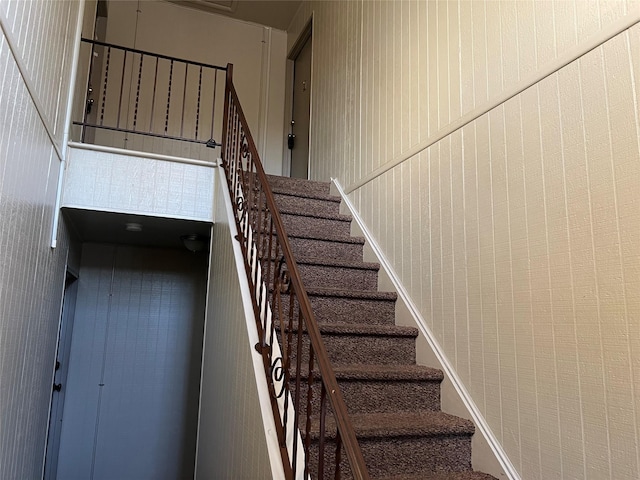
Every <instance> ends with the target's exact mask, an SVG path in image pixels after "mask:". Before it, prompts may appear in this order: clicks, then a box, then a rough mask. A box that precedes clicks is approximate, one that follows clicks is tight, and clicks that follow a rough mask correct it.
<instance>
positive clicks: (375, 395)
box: [291, 365, 444, 414]
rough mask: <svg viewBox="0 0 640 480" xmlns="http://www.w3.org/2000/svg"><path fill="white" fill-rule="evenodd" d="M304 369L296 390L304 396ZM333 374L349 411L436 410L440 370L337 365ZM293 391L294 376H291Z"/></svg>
mask: <svg viewBox="0 0 640 480" xmlns="http://www.w3.org/2000/svg"><path fill="white" fill-rule="evenodd" d="M307 372H308V369H303V370H302V376H301V384H300V393H301V395H302V397H301V398H304V399H306V398H307V396H306V395H307V383H306V382H307V378H308V377H307ZM334 373H335V375H336V379H337V380H338V384H339V385H340V391H341V392H342V396H343V398H344V400H345V404H346V405H347V410H348V412H349V414H358V413H392V412H411V411H415V410H440V382H442V379H443V378H444V376H443V374H442V371H440V370H437V369H435V368H428V367H422V366H418V365H341V366H336V367H334ZM314 379H315V386H314V393H315V395H314V397H313V400H314V402H313V404H314V411H319V406H320V399H319V396H320V395H319V392H320V381H321V375H320V373H319V372H314ZM291 385H292V390H293V391H294V392H295V387H296V378H295V376H294V377H292V378H291Z"/></svg>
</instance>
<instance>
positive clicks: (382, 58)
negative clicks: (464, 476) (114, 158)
mask: <svg viewBox="0 0 640 480" xmlns="http://www.w3.org/2000/svg"><path fill="white" fill-rule="evenodd" d="M346 3H347V4H351V5H350V6H346V5H345V2H314V1H309V2H304V3H303V5H302V7H301V9H300V10H299V12H298V14H297V15H296V17H295V18H294V19H293V21H292V23H291V25H290V28H289V30H288V31H289V40H288V41H289V44H291V43H292V42H293V41H294V40H295V38H297V32H299V31H300V29H301V28H302V27H303V25H304V24H305V22H306V20H307V19H308V18H309V16H310V15H311V13H312V12H313V14H314V22H315V23H314V28H315V33H314V42H315V44H314V65H313V72H314V73H313V75H314V76H313V82H314V108H313V114H312V130H313V131H312V137H313V138H315V139H316V140H318V139H321V140H320V141H315V142H313V143H312V146H311V158H312V164H313V165H314V167H312V172H311V176H312V178H314V179H318V180H328V179H329V178H330V177H334V178H336V179H337V180H338V182H339V183H340V184H341V185H345V186H348V185H360V186H358V187H357V189H356V190H355V191H353V192H352V193H351V194H350V195H349V199H350V201H351V202H352V203H353V205H354V206H355V208H356V210H357V212H358V214H359V215H360V216H361V218H362V219H363V220H364V222H365V225H366V227H367V230H368V231H369V232H370V233H371V235H372V236H373V238H374V239H375V241H376V243H377V244H378V246H379V247H380V249H381V251H382V252H383V254H384V255H385V257H386V259H387V260H388V261H389V262H390V264H391V266H392V268H393V270H394V272H395V274H396V275H397V276H398V278H399V280H400V281H401V283H402V285H403V288H405V289H406V291H407V292H408V294H409V296H410V298H411V300H412V302H413V303H414V304H415V305H417V307H418V309H419V315H420V316H421V317H422V319H423V321H424V323H425V325H426V327H428V329H429V330H430V331H431V332H432V334H433V336H434V338H435V340H436V342H437V343H438V344H439V346H440V348H441V349H442V351H443V352H444V354H445V355H446V357H447V359H448V361H449V362H450V363H451V364H452V365H454V366H455V370H456V374H457V375H458V377H459V378H460V380H461V382H462V383H463V385H464V388H465V389H466V391H467V392H468V394H469V396H470V398H471V399H472V401H473V403H474V404H475V405H476V407H477V408H478V411H479V412H480V414H481V415H482V417H483V418H484V420H486V422H487V424H488V425H489V427H490V429H491V431H492V432H493V435H495V437H496V438H497V439H498V440H499V441H500V443H501V445H502V448H503V449H504V450H505V452H506V454H507V455H508V457H509V460H510V462H511V463H512V464H513V466H514V467H515V470H516V471H517V474H518V475H520V476H521V477H522V478H527V479H528V478H602V479H605V478H607V479H617V478H635V477H637V476H638V475H640V452H639V445H640V437H639V435H640V420H639V419H640V411H639V407H638V398H640V373H639V372H640V368H639V367H638V365H639V364H640V343H639V342H640V341H639V340H638V339H640V323H639V318H640V303H639V301H638V298H639V297H638V292H640V277H639V274H638V272H639V271H640V253H639V252H640V197H639V194H638V190H637V188H634V187H632V186H631V185H638V184H640V141H639V138H640V135H639V128H640V121H639V116H638V111H640V105H639V103H638V102H639V97H638V84H639V80H638V78H640V72H639V69H640V60H639V58H640V56H639V55H638V54H637V52H639V51H640V26H639V25H638V24H637V18H638V12H639V11H640V3H639V2H637V1H636V0H629V1H616V2H608V1H597V2H582V1H579V0H575V1H564V0H558V1H549V2H537V1H503V2H494V1H485V2H476V1H474V2H471V1H464V0H463V1H445V0H443V1H437V2H423V1H406V2H392V1H369V0H362V1H361V2H346ZM354 4H356V5H354ZM347 9H350V10H347ZM634 19H636V20H634ZM623 23H625V24H626V25H631V26H630V27H625V28H626V30H623V31H622V33H618V34H615V35H614V36H613V37H611V38H610V39H609V40H606V41H601V44H600V45H598V46H597V47H596V48H595V49H593V50H591V51H589V52H588V53H586V54H584V55H583V56H582V57H580V58H579V59H578V60H575V61H573V62H571V63H569V64H568V65H567V66H565V67H562V68H561V69H560V70H558V71H557V72H556V73H553V74H551V75H550V76H548V77H547V78H544V79H543V80H541V81H538V82H537V83H536V84H535V85H533V86H531V87H529V88H527V89H525V90H524V91H522V92H521V93H520V94H518V95H516V96H515V97H514V98H512V99H510V100H508V101H506V102H504V103H502V104H501V105H499V106H498V107H496V108H494V109H492V110H491V111H489V112H488V113H486V114H484V115H482V116H480V117H479V118H477V119H476V120H474V121H472V122H471V123H469V124H468V125H466V126H465V127H463V128H462V129H460V130H458V131H455V132H454V133H452V134H450V135H447V136H446V137H445V138H443V139H442V140H440V141H439V142H436V143H435V144H433V145H432V146H431V147H429V148H427V149H426V150H425V151H423V152H421V153H419V154H417V155H415V156H413V157H412V158H410V159H409V160H407V161H405V162H403V163H400V164H397V165H395V166H394V167H393V168H391V169H390V170H388V171H387V172H386V173H384V174H382V175H380V176H379V177H377V178H375V179H373V180H371V181H369V182H368V183H365V184H364V185H361V184H360V183H358V182H359V181H360V180H362V179H363V178H367V175H369V174H370V173H371V172H374V171H376V169H379V168H380V167H381V166H382V165H384V164H387V163H388V162H390V161H392V160H393V159H395V158H399V157H400V155H401V154H402V153H403V152H406V151H408V150H410V149H411V148H413V147H414V146H415V145H416V144H418V143H420V142H424V141H425V140H426V139H427V138H429V136H432V135H434V133H435V132H436V131H438V130H439V129H442V128H444V127H446V126H447V125H449V124H450V123H452V122H456V121H458V120H459V119H460V118H462V117H463V116H464V115H465V114H467V113H468V112H471V111H472V110H474V109H476V108H480V107H481V106H482V105H483V104H486V103H487V102H488V101H489V100H490V99H492V98H496V97H498V96H500V95H502V94H503V93H504V92H507V91H509V90H510V89H512V88H515V87H516V86H517V85H518V84H519V82H521V81H523V80H524V79H526V78H530V77H531V76H532V75H535V74H536V73H537V72H541V71H544V69H545V68H547V66H548V65H549V64H550V62H553V61H555V60H556V59H558V58H560V57H562V56H563V55H565V54H567V52H569V51H570V50H571V49H573V48H576V47H579V46H581V45H586V44H590V42H592V41H593V39H594V38H597V36H598V35H599V34H600V33H601V32H606V35H607V37H609V33H608V32H609V30H608V29H610V28H612V26H614V25H622V24H623ZM603 35H604V33H603ZM352 75H355V76H359V78H358V81H357V82H355V81H354V82H353V84H352V83H350V82H351V81H352ZM358 89H359V90H358ZM356 91H357V92H358V93H359V96H356V97H354V98H356V99H359V100H358V101H357V102H356V103H355V104H354V103H353V102H350V101H346V100H345V95H346V96H347V97H346V98H348V96H349V95H350V94H351V93H355V92H356ZM355 126H358V128H355V129H354V127H355ZM352 145H357V146H358V149H359V150H357V151H354V150H353V149H351V146H352Z"/></svg>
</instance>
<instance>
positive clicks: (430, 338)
mask: <svg viewBox="0 0 640 480" xmlns="http://www.w3.org/2000/svg"><path fill="white" fill-rule="evenodd" d="M331 182H332V183H333V185H334V186H335V188H336V190H337V192H338V194H339V195H340V197H341V198H342V201H343V202H344V204H345V206H346V207H347V208H348V209H349V212H350V214H351V216H352V217H353V219H354V220H355V221H356V223H357V224H358V227H360V230H361V231H362V234H363V236H364V237H365V240H366V241H367V243H368V244H369V246H370V247H371V249H372V250H373V252H374V254H375V255H376V257H377V258H378V262H379V263H380V265H381V267H382V268H383V269H384V271H385V273H386V274H387V275H388V276H389V279H390V280H391V282H392V283H393V286H394V288H395V290H396V292H397V294H398V299H399V300H401V301H402V302H404V304H405V305H406V307H407V309H408V310H409V313H410V314H411V316H412V317H413V320H414V321H415V323H416V325H417V327H418V329H419V330H420V333H421V335H422V336H423V337H424V338H425V339H426V341H427V343H428V345H429V347H430V348H431V350H432V351H433V353H434V355H435V357H436V358H437V361H438V362H439V363H440V366H441V368H442V370H443V371H444V374H445V377H447V378H448V379H449V380H450V381H451V384H452V386H453V388H455V391H456V393H457V394H458V396H459V397H460V400H461V401H462V402H463V403H464V407H465V408H466V410H467V411H468V413H469V416H470V418H471V419H472V420H473V422H474V423H475V425H476V433H480V434H481V435H482V437H483V438H484V440H485V441H486V442H487V445H488V446H489V448H490V449H491V451H492V452H493V454H494V455H495V457H496V460H497V461H498V463H499V464H500V467H502V469H503V470H504V473H505V474H506V478H507V479H508V480H521V478H520V474H519V473H518V471H517V470H516V468H515V467H514V466H513V464H512V463H511V460H509V457H508V456H507V453H506V452H505V451H504V449H503V448H502V445H501V444H500V442H499V440H498V439H497V438H496V436H495V435H494V434H493V432H492V430H491V427H489V424H488V423H487V421H486V420H485V418H484V416H483V415H482V413H481V412H480V410H479V409H478V407H477V405H476V404H475V402H474V401H473V399H472V398H471V395H470V394H469V392H468V391H467V389H466V387H465V386H464V384H463V382H462V380H461V379H460V377H459V376H458V374H457V373H456V370H455V368H454V367H453V365H452V364H451V362H449V359H448V358H447V356H446V354H445V353H444V351H443V350H442V347H441V346H440V344H439V342H438V341H437V339H436V338H435V336H434V335H433V332H432V331H431V329H430V328H429V326H428V325H427V322H426V321H425V319H424V318H423V317H422V315H421V314H420V311H419V310H418V307H417V306H416V305H415V303H414V302H413V300H412V299H411V297H410V296H409V293H408V292H407V290H406V289H405V288H404V285H403V284H402V282H401V281H400V278H399V277H398V274H397V273H396V272H395V270H394V269H393V267H392V266H391V263H390V262H389V260H388V259H387V257H386V256H385V254H384V252H383V251H382V249H381V248H380V246H379V245H378V243H377V242H376V240H375V238H374V237H373V235H372V234H371V232H370V231H369V230H368V228H367V225H366V224H365V223H364V220H362V217H360V215H359V213H358V212H357V210H356V208H355V206H354V205H353V203H351V200H349V198H348V197H347V194H346V193H345V191H344V189H343V187H342V185H341V184H340V182H339V181H338V180H337V179H336V178H332V179H331ZM488 473H492V472H488Z"/></svg>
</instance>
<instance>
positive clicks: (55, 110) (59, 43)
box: [0, 0, 79, 143]
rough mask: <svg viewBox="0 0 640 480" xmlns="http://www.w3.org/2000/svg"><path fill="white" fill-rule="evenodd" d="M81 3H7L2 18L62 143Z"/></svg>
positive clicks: (2, 7)
mask: <svg viewBox="0 0 640 480" xmlns="http://www.w3.org/2000/svg"><path fill="white" fill-rule="evenodd" d="M78 14H79V2H77V1H73V0H56V1H43V0H4V1H3V2H0V15H2V16H3V17H4V22H5V24H6V25H7V26H9V28H10V31H11V34H12V36H13V38H14V40H15V42H16V47H17V49H18V50H19V54H20V55H21V57H22V60H23V62H24V64H25V67H26V69H27V72H28V75H29V78H30V79H31V82H32V84H33V86H34V88H35V90H36V92H35V94H36V95H37V97H38V99H39V100H40V103H41V105H42V106H43V107H44V112H43V113H44V116H45V118H46V121H47V123H48V125H49V126H50V128H51V130H52V133H53V134H54V136H55V138H56V141H57V142H59V143H60V142H61V141H62V134H63V133H64V125H63V123H64V115H65V114H66V103H67V99H68V95H69V85H70V80H71V79H70V75H69V73H70V70H71V63H72V54H73V40H74V39H73V36H74V34H75V26H76V19H77V18H78Z"/></svg>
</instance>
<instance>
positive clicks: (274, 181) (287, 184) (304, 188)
mask: <svg viewBox="0 0 640 480" xmlns="http://www.w3.org/2000/svg"><path fill="white" fill-rule="evenodd" d="M267 179H268V180H269V184H270V185H271V188H272V189H281V190H286V191H289V192H295V193H315V194H319V195H329V189H330V184H329V182H316V181H313V180H305V179H302V178H290V177H280V176H277V175H267Z"/></svg>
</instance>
